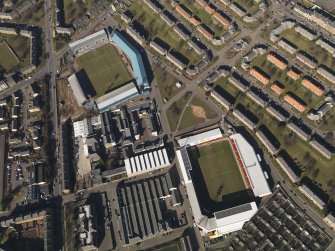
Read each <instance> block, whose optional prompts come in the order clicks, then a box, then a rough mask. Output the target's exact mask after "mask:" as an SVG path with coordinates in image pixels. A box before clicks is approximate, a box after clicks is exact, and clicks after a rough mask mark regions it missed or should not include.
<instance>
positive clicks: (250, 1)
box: [234, 0, 259, 14]
mask: <svg viewBox="0 0 335 251" xmlns="http://www.w3.org/2000/svg"><path fill="white" fill-rule="evenodd" d="M234 2H236V3H238V4H239V5H241V6H242V7H243V8H244V9H245V10H246V11H247V12H248V13H249V14H254V13H256V12H257V11H258V10H259V3H256V1H255V0H235V1H234Z"/></svg>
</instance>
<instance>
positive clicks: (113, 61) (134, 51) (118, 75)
mask: <svg viewBox="0 0 335 251" xmlns="http://www.w3.org/2000/svg"><path fill="white" fill-rule="evenodd" d="M69 46H70V49H71V51H72V53H73V56H74V57H75V58H76V63H77V65H78V66H79V68H82V69H84V70H85V72H86V74H87V75H88V78H89V80H90V82H91V84H92V85H93V88H94V89H95V92H96V95H93V96H95V98H96V103H97V106H98V108H99V110H100V112H104V111H107V110H108V109H110V108H111V107H113V106H116V105H118V104H119V103H121V102H124V101H126V100H128V99H130V98H132V97H135V96H137V95H139V94H142V93H148V92H149V91H150V87H149V81H148V77H147V73H146V69H145V65H144V61H143V57H142V53H141V49H140V48H138V45H137V44H136V43H135V42H134V41H132V40H131V39H129V38H128V37H126V36H125V35H124V34H122V32H120V31H118V30H116V29H114V30H111V29H109V28H107V29H103V30H101V31H98V32H96V33H94V34H91V35H89V36H87V37H84V38H82V39H79V40H77V41H75V42H73V43H70V44H69ZM77 75H78V73H75V74H73V75H72V76H70V77H69V79H68V80H69V82H70V86H71V88H72V90H73V93H74V96H75V98H76V100H77V101H78V104H79V105H83V104H84V103H85V102H86V101H87V100H88V99H89V96H90V95H89V93H88V92H87V93H86V90H87V89H88V88H87V85H88V83H87V81H80V79H79V78H78V76H77ZM131 80H133V81H131ZM85 87H86V88H85ZM91 96H92V95H91Z"/></svg>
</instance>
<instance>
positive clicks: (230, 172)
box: [198, 140, 246, 202]
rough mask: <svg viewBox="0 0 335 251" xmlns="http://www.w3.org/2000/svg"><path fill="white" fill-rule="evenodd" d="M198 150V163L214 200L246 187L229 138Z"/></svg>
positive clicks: (219, 199)
mask: <svg viewBox="0 0 335 251" xmlns="http://www.w3.org/2000/svg"><path fill="white" fill-rule="evenodd" d="M198 150H199V155H200V156H199V158H198V163H199V166H200V169H201V172H202V176H203V178H204V180H205V183H206V187H207V190H208V193H209V196H210V198H211V199H212V200H214V201H217V202H220V201H222V197H224V196H225V195H227V194H233V193H237V192H240V191H242V190H245V189H246V187H245V185H244V182H243V179H242V176H241V173H240V170H239V167H238V165H237V162H236V160H235V157H234V154H233V151H232V149H231V146H230V143H229V141H228V140H227V141H221V142H217V143H212V144H208V145H204V146H199V147H198Z"/></svg>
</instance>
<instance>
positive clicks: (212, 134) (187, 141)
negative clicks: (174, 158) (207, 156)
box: [178, 128, 222, 147]
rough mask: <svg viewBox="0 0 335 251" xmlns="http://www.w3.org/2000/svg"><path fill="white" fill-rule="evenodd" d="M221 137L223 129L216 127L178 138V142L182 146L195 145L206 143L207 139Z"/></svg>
mask: <svg viewBox="0 0 335 251" xmlns="http://www.w3.org/2000/svg"><path fill="white" fill-rule="evenodd" d="M221 137H222V133H221V130H220V129H219V128H216V129H213V130H210V131H207V132H203V133H199V134H196V135H193V136H189V137H186V138H182V139H180V140H178V144H179V146H180V147H185V146H194V145H198V144H201V143H205V142H207V141H211V140H214V139H218V138H221Z"/></svg>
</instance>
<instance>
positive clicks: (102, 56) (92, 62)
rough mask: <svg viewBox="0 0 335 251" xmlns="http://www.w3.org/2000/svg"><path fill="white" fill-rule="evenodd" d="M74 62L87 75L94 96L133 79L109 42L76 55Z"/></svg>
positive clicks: (98, 95)
mask: <svg viewBox="0 0 335 251" xmlns="http://www.w3.org/2000/svg"><path fill="white" fill-rule="evenodd" d="M76 62H77V64H78V66H79V67H80V68H83V69H84V70H85V72H86V74H87V76H88V77H89V79H90V81H91V83H92V85H93V87H94V89H95V91H96V97H100V96H102V95H104V94H105V93H106V92H108V91H109V90H111V89H114V88H116V87H118V86H120V85H122V84H124V83H126V82H127V81H129V80H131V79H133V77H132V76H131V74H130V73H129V72H128V70H127V68H126V66H125V63H124V62H123V61H122V59H121V56H120V55H119V54H118V52H117V50H116V49H115V48H114V47H113V45H111V44H106V45H103V46H101V47H99V48H98V49H96V50H93V51H90V52H88V53H86V54H84V55H82V56H80V57H78V58H77V59H76Z"/></svg>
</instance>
